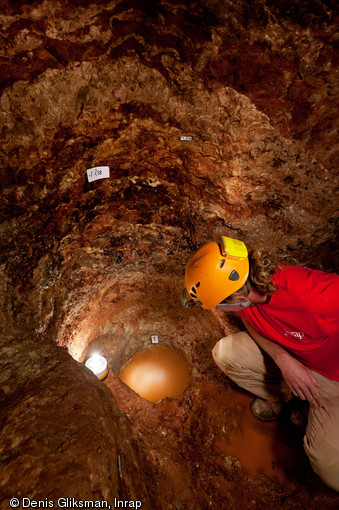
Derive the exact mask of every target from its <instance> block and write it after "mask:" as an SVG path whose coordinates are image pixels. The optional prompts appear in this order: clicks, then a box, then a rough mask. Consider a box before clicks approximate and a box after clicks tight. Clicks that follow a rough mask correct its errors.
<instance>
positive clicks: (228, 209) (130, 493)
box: [0, 0, 338, 510]
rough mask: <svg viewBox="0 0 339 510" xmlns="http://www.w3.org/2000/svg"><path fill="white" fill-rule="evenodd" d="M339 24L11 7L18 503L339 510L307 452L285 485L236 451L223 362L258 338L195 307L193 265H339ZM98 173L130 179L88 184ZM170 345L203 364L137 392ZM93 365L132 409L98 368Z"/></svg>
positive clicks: (2, 206)
mask: <svg viewBox="0 0 339 510" xmlns="http://www.w3.org/2000/svg"><path fill="white" fill-rule="evenodd" d="M336 16H337V11H336V9H335V2H332V1H331V0H296V1H295V2H293V5H292V3H291V2H285V1H283V2H282V1H277V0H261V1H258V2H255V3H253V2H250V1H249V0H241V1H239V2H232V1H231V0H223V1H216V0H204V1H201V2H193V1H192V2H177V1H166V0H162V1H155V0H136V1H134V2H130V1H129V0H123V1H118V0H112V1H106V0H102V1H100V2H89V1H87V0H86V1H81V2H80V1H77V0H68V1H64V2H59V1H51V0H45V1H39V0H36V1H34V2H25V1H22V0H18V1H15V2H11V1H3V2H2V3H1V14H0V26H1V46H0V58H1V61H0V77H1V98H0V129H1V153H0V157H1V176H0V179H1V181H0V184H1V203H0V215H1V225H0V235H1V260H0V264H1V275H2V277H1V281H0V300H1V301H0V302H1V308H0V328H1V332H2V335H3V341H2V344H3V349H4V350H3V354H2V358H1V363H2V364H4V370H3V371H2V373H1V387H2V393H1V399H2V414H1V420H2V425H3V433H2V436H1V448H2V454H1V462H2V466H3V467H2V473H3V475H2V477H1V482H0V483H1V485H2V493H3V508H8V498H9V497H11V496H12V495H13V496H15V495H16V494H19V493H20V494H21V495H27V497H34V498H35V499H38V498H45V497H53V498H55V497H57V496H58V491H59V492H60V493H62V496H64V495H65V497H67V496H70V497H72V496H74V497H76V496H77V495H79V497H80V496H81V497H84V498H85V497H86V498H87V497H90V496H93V498H94V496H95V497H97V499H105V498H108V499H110V500H111V501H112V498H114V496H121V497H122V498H124V499H142V500H143V503H144V508H164V509H167V508H168V509H170V508H225V507H228V508H239V509H240V508H241V509H242V508H258V509H260V508H266V509H269V508H272V509H276V508H285V509H294V508H295V509H299V508H305V507H307V508H310V509H317V510H318V509H322V508H324V509H327V508H328V509H331V508H335V507H336V506H337V505H338V496H337V495H336V494H335V493H334V492H333V491H331V490H330V489H328V488H326V487H325V486H324V484H323V483H322V482H321V481H320V480H319V479H318V478H317V477H316V475H315V474H314V473H313V472H312V470H311V469H310V467H309V465H308V462H307V459H306V457H305V456H304V454H303V451H302V448H301V446H300V447H299V450H298V463H297V468H298V469H296V471H295V472H294V473H293V475H291V477H290V481H289V482H288V483H287V484H285V485H284V486H281V485H280V484H279V483H277V481H274V480H270V479H268V478H267V477H266V476H265V475H262V474H261V475H260V474H258V476H250V475H248V473H247V472H246V470H244V469H243V467H242V465H241V464H240V463H239V461H238V460H237V459H235V458H234V457H231V456H228V455H225V453H223V451H222V450H221V449H220V448H219V449H218V447H217V444H218V443H217V442H216V437H217V435H218V433H220V430H221V429H222V430H223V431H224V434H225V437H226V438H227V434H229V433H230V432H231V431H232V430H233V429H234V428H237V427H239V426H240V424H241V416H240V414H241V413H240V412H239V409H236V408H232V406H230V405H229V402H230V399H231V394H232V392H234V390H233V389H232V387H231V386H230V384H229V382H227V381H226V380H225V378H224V377H223V376H222V374H219V372H218V370H217V368H216V367H214V365H213V360H212V358H211V355H210V351H211V349H212V347H213V345H214V343H215V342H216V341H217V340H218V339H219V338H221V337H222V336H223V335H225V334H227V333H229V332H232V331H236V330H237V329H238V328H239V327H240V324H239V322H238V321H237V319H236V318H232V317H225V316H223V315H222V314H221V313H216V312H207V311H197V310H193V311H187V310H186V309H183V308H182V307H181V305H180V291H181V288H182V284H183V277H182V275H183V270H184V266H185V262H186V260H187V258H188V256H189V254H190V253H191V252H192V250H194V249H195V248H196V247H197V246H198V245H200V244H201V243H202V242H205V241H207V240H210V239H217V238H218V236H219V235H220V234H221V233H223V234H226V235H230V236H234V237H238V238H241V239H243V240H244V241H245V242H246V243H247V244H248V245H249V247H250V248H253V247H255V246H260V245H265V246H267V247H269V248H270V249H271V251H272V252H273V254H274V255H276V256H279V257H280V258H282V259H285V260H295V261H296V262H297V263H300V264H307V265H309V266H310V267H320V268H323V269H324V270H328V271H331V270H335V268H336V264H337V262H338V251H337V230H336V226H337V219H338V218H337V209H338V208H337V195H336V193H335V189H336V186H337V182H338V175H337V173H336V168H337V162H338V161H337V160H338V152H337V148H336V140H337V113H336V112H337V107H338V89H337V85H338V76H337V53H336V52H335V49H336V47H335V45H336V30H337V23H336V20H337V17H336ZM182 136H189V137H192V139H191V140H190V141H184V140H181V139H180V137H182ZM98 165H108V166H109V167H110V178H109V179H104V180H98V181H95V182H92V183H88V181H87V178H86V169H88V168H91V167H94V166H98ZM151 334H159V336H160V340H161V342H163V343H165V344H168V345H172V346H174V347H176V348H178V349H180V350H181V351H182V352H183V353H184V354H185V356H186V357H187V359H188V361H189V363H190V365H191V368H192V383H191V385H190V387H189V388H188V389H187V390H186V392H185V393H184V394H183V395H182V396H181V397H180V398H178V399H173V400H169V399H166V400H164V401H162V402H161V403H160V404H151V403H148V402H146V401H144V400H142V399H141V398H139V397H138V396H136V395H135V394H134V393H133V392H132V391H131V390H129V389H128V388H126V387H125V386H124V385H123V383H121V382H120V381H119V380H118V379H117V378H116V376H115V374H116V373H117V372H118V369H119V367H120V366H121V364H122V363H123V362H124V361H126V360H127V359H128V358H129V357H130V356H131V355H132V354H133V353H134V352H135V351H136V350H137V349H140V348H141V347H142V346H143V345H145V344H146V343H148V342H149V341H150V335H151ZM62 347H64V348H66V349H67V350H68V353H69V354H70V355H71V356H72V357H73V358H74V360H72V357H71V356H69V354H67V352H66V349H62ZM93 349H100V350H101V352H102V353H103V354H105V355H106V356H107V358H108V360H109V364H110V367H111V375H110V378H109V379H108V381H107V386H108V387H109V388H110V389H111V392H109V391H108V389H107V388H105V386H104V385H103V384H102V383H99V382H98V381H96V379H95V378H94V376H92V375H91V374H88V371H87V370H86V369H85V368H84V367H82V366H80V365H79V363H77V361H80V362H82V361H83V360H84V359H85V357H86V356H87V355H88V354H89V353H90V352H91V351H92V350H93ZM81 399H83V400H81ZM118 407H120V409H119V408H118ZM92 431H93V433H92ZM98 442H99V445H98ZM118 455H119V458H120V460H119V463H118V462H117V458H118ZM118 464H119V465H118ZM119 469H120V471H121V472H120V471H119ZM56 479H57V480H58V483H56ZM75 487H76V488H75ZM13 491H14V492H15V494H14V492H13Z"/></svg>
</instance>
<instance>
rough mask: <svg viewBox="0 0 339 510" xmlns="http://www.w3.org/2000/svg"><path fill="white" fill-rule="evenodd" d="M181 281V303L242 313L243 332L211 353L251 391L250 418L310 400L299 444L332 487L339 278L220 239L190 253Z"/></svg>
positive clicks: (338, 451) (338, 473)
mask: <svg viewBox="0 0 339 510" xmlns="http://www.w3.org/2000/svg"><path fill="white" fill-rule="evenodd" d="M185 284H186V289H184V291H183V293H182V300H183V303H184V304H185V306H188V307H190V306H194V305H195V304H200V305H201V306H202V307H203V308H206V309H211V308H214V307H218V308H221V309H222V310H224V311H226V312H237V313H238V314H239V315H240V317H241V318H242V320H243V322H244V325H245V326H246V329H247V332H239V333H236V334H234V335H230V336H228V337H225V338H222V339H221V340H220V341H219V342H218V343H217V344H216V345H215V347H214V349H213V358H214V360H215V362H216V364H217V365H218V367H219V368H220V369H221V370H222V371H223V372H224V373H225V374H226V375H227V376H229V377H230V378H231V379H232V380H233V381H235V382H236V383H237V384H238V385H239V386H241V387H242V388H244V389H246V390H248V391H250V392H252V393H253V394H254V395H256V396H257V398H256V399H255V400H254V402H253V403H252V405H251V409H252V412H253V414H255V416H256V417H258V418H260V419H263V420H271V419H275V418H277V417H278V416H279V413H280V412H281V410H282V408H283V404H284V403H285V402H287V401H289V400H290V399H291V398H292V395H295V396H296V397H299V398H300V399H302V400H307V401H308V402H309V403H310V410H309V413H308V424H307V428H306V434H305V437H304V448H305V451H306V454H307V455H308V457H309V459H310V462H311V465H312V467H313V469H314V471H315V472H316V473H317V474H318V475H319V477H320V478H321V479H322V480H323V481H324V482H325V483H326V484H327V485H328V486H329V487H331V488H333V489H335V490H337V491H339V300H338V296H339V276H338V275H337V274H335V273H326V272H323V271H319V270H311V269H308V268H305V267H299V266H293V265H282V264H278V265H277V264H274V263H273V262H272V261H271V259H270V258H269V257H268V255H267V254H265V253H263V252H261V251H256V252H253V253H251V254H250V255H248V252H247V248H246V246H245V244H244V243H243V242H242V241H238V240H235V239H231V238H228V237H222V238H221V240H220V242H219V243H216V242H210V243H207V244H205V245H203V246H201V247H200V248H199V249H198V250H197V251H196V252H195V253H194V254H193V256H192V257H191V258H190V260H189V261H188V263H187V267H186V271H185Z"/></svg>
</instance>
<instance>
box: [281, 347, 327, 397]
mask: <svg viewBox="0 0 339 510" xmlns="http://www.w3.org/2000/svg"><path fill="white" fill-rule="evenodd" d="M276 363H277V365H278V367H279V368H280V370H281V374H282V376H283V378H284V379H285V382H286V384H287V386H288V387H289V388H290V390H291V391H292V393H293V395H295V396H296V397H299V398H301V400H308V401H309V402H310V403H311V404H313V405H314V407H323V405H324V403H323V401H322V398H321V396H320V394H319V391H318V388H319V386H320V384H319V383H318V381H317V380H316V379H315V378H314V377H313V375H312V373H311V371H310V370H309V369H308V368H307V367H305V365H303V364H302V363H300V361H298V360H296V359H295V358H292V356H282V357H281V358H280V359H279V360H276Z"/></svg>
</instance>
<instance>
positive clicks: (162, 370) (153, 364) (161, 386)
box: [119, 345, 190, 402]
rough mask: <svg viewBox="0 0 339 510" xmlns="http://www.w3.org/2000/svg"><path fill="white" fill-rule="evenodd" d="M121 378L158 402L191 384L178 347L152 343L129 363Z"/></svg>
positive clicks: (178, 392)
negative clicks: (173, 347)
mask: <svg viewBox="0 0 339 510" xmlns="http://www.w3.org/2000/svg"><path fill="white" fill-rule="evenodd" d="M119 377H120V379H121V380H122V381H123V382H124V383H125V384H127V385H128V386H129V387H130V388H132V389H133V390H134V391H135V392H136V393H138V394H139V395H140V396H141V397H143V398H146V399H147V400H150V401H151V402H157V401H158V400H161V399H162V398H164V397H177V396H178V395H180V394H181V393H182V392H183V391H184V389H185V388H186V387H187V385H188V383H189V378H190V370H189V366H188V363H187V361H186V359H185V357H184V356H183V355H182V354H181V353H180V352H179V351H177V350H176V349H172V348H171V347H167V346H162V345H150V346H149V347H146V348H145V349H142V350H141V351H139V352H137V353H136V354H135V355H134V356H133V357H132V358H131V359H130V360H129V361H128V362H127V363H125V365H124V366H123V367H122V368H121V370H120V373H119Z"/></svg>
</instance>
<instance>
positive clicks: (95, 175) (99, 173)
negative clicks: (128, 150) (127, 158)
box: [87, 166, 109, 182]
mask: <svg viewBox="0 0 339 510" xmlns="http://www.w3.org/2000/svg"><path fill="white" fill-rule="evenodd" d="M87 177H88V182H92V181H97V180H98V179H105V178H106V177H109V166H95V167H94V168H90V169H89V170H87Z"/></svg>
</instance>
